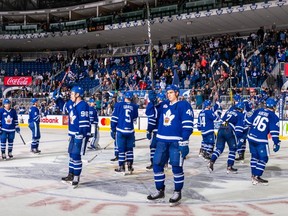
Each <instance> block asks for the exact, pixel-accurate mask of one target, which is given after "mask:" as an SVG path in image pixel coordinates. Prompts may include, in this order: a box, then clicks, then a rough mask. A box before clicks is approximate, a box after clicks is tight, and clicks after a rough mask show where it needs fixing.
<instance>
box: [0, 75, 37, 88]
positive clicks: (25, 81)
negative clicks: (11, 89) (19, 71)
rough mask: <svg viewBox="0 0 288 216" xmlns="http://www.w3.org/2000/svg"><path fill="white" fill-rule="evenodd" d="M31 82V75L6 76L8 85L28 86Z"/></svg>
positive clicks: (5, 80)
mask: <svg viewBox="0 0 288 216" xmlns="http://www.w3.org/2000/svg"><path fill="white" fill-rule="evenodd" d="M31 84H32V77H31V76H15V77H4V85H7V86H27V85H31Z"/></svg>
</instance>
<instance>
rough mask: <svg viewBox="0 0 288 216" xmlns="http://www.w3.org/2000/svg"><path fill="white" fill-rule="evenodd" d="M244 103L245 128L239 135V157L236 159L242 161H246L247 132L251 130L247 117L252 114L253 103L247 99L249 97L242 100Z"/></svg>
mask: <svg viewBox="0 0 288 216" xmlns="http://www.w3.org/2000/svg"><path fill="white" fill-rule="evenodd" d="M242 102H243V104H244V111H243V114H244V129H243V133H241V134H240V136H239V137H237V139H238V142H237V153H238V157H236V158H235V161H241V162H242V163H243V162H244V159H245V150H246V139H247V134H248V130H249V126H248V125H247V123H246V121H245V120H246V118H247V116H250V115H252V112H253V110H252V104H251V103H250V102H249V101H248V100H247V99H243V100H242Z"/></svg>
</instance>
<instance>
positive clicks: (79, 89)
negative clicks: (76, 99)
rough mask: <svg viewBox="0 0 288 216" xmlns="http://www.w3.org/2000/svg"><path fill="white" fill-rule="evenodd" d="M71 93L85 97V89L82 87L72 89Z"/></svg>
mask: <svg viewBox="0 0 288 216" xmlns="http://www.w3.org/2000/svg"><path fill="white" fill-rule="evenodd" d="M71 92H75V93H79V95H80V97H83V96H84V90H83V88H82V87H80V86H74V87H73V88H72V89H71Z"/></svg>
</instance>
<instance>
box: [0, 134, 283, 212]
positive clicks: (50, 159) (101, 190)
mask: <svg viewBox="0 0 288 216" xmlns="http://www.w3.org/2000/svg"><path fill="white" fill-rule="evenodd" d="M21 129H22V128H21ZM21 134H22V136H23V138H24V139H25V141H26V142H28V140H30V139H31V137H30V136H31V134H30V131H29V130H28V129H25V128H23V129H22V130H21ZM41 136H42V137H41V140H40V146H39V148H40V149H41V150H42V153H41V154H40V155H34V154H32V153H30V146H29V145H26V146H24V145H23V144H22V142H21V140H20V138H19V136H17V134H16V138H15V143H14V151H13V153H14V159H13V160H7V161H0V163H1V166H0V175H1V179H0V187H1V192H0V205H1V212H2V213H3V215H4V214H7V213H10V215H20V214H21V215H34V214H41V215H52V214H55V215H67V212H68V213H71V214H72V213H73V215H83V214H88V215H90V214H91V215H92V214H93V215H112V214H115V212H117V215H145V216H146V215H157V214H158V215H167V214H169V215H215V214H225V212H226V213H227V214H228V213H232V212H234V213H235V214H236V213H239V214H242V215H266V214H270V213H274V214H278V215H281V214H283V213H284V209H285V207H287V203H288V192H287V190H285V188H286V179H287V175H288V173H287V168H288V165H287V162H286V161H287V157H286V155H287V148H286V147H285V144H287V141H282V145H281V149H280V151H279V152H278V153H277V154H276V153H273V152H271V157H270V160H269V162H268V164H267V168H266V171H265V173H264V175H263V178H265V179H267V180H269V186H267V187H266V186H259V185H257V186H253V185H252V183H251V176H250V168H249V154H247V156H246V159H245V163H244V164H241V163H235V165H234V166H235V168H238V174H228V175H227V174H226V160H227V149H225V152H224V153H223V154H222V155H221V156H220V158H219V159H218V160H217V161H216V163H215V164H214V171H213V172H212V173H211V174H209V172H208V170H207V168H206V164H207V162H205V161H204V160H203V159H202V158H199V157H198V152H199V148H200V143H201V137H200V136H192V137H191V138H190V154H189V157H188V159H187V160H186V161H185V163H184V172H185V185H184V189H183V190H182V199H181V205H179V206H177V207H175V210H173V211H171V209H170V208H168V209H167V207H168V206H169V199H170V198H171V197H172V195H173V190H174V185H173V174H172V171H171V167H170V166H169V169H168V170H167V171H165V174H166V190H165V199H164V201H165V202H164V203H160V204H153V203H148V202H147V196H148V195H149V194H150V193H153V192H154V191H155V186H154V180H153V172H152V171H146V168H145V167H146V166H147V165H149V163H150V161H149V141H148V140H141V141H139V142H136V148H135V155H134V159H135V162H134V172H133V174H132V175H126V176H121V175H115V171H114V169H115V168H117V167H118V163H117V162H114V163H111V162H110V159H111V158H113V157H114V154H113V145H114V143H112V144H111V145H110V146H109V147H107V148H106V149H105V150H102V151H101V150H100V151H87V154H86V155H85V156H83V161H88V160H90V159H91V158H93V157H94V156H95V155H96V154H99V155H98V156H97V157H95V159H94V160H93V161H91V162H90V163H87V162H86V163H83V171H82V174H81V178H80V184H79V187H78V188H77V189H73V188H72V186H71V185H69V184H63V183H62V182H61V177H64V176H66V175H67V173H68V162H69V161H68V160H69V157H68V153H67V147H68V136H67V131H66V130H63V129H57V130H56V129H42V134H41ZM100 136H101V138H100V142H99V143H100V145H101V147H102V148H103V147H104V146H105V145H107V144H108V143H109V142H111V141H112V139H111V138H110V133H109V132H101V134H100ZM142 137H145V134H144V133H138V134H136V139H137V138H142ZM247 152H248V150H247ZM126 169H127V168H126ZM4 204H5V205H4ZM11 206H17V208H13V209H11ZM169 209H170V210H169ZM11 213H12V214H11Z"/></svg>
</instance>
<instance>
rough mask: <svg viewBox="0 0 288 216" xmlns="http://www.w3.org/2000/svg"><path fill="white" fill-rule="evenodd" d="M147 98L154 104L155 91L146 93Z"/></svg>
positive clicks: (155, 100) (155, 99) (155, 98)
mask: <svg viewBox="0 0 288 216" xmlns="http://www.w3.org/2000/svg"><path fill="white" fill-rule="evenodd" d="M148 98H149V101H150V102H152V103H153V104H156V102H157V94H156V92H155V91H150V92H149V94H148Z"/></svg>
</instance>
